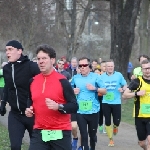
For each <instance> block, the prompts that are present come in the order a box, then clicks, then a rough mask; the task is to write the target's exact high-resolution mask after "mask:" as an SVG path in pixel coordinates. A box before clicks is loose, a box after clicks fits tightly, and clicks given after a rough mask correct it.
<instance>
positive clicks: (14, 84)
mask: <svg viewBox="0 0 150 150" xmlns="http://www.w3.org/2000/svg"><path fill="white" fill-rule="evenodd" d="M12 79H13V84H14V87H15V89H16V98H17V107H18V109H19V111H20V112H21V110H20V108H19V100H18V91H17V87H16V84H15V79H14V64H12ZM21 114H22V112H21Z"/></svg>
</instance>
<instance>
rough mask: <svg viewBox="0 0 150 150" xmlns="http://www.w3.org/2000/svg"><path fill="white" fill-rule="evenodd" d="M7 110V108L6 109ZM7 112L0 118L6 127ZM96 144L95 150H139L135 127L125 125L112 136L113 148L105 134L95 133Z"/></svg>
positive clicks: (27, 139) (25, 139) (26, 135)
mask: <svg viewBox="0 0 150 150" xmlns="http://www.w3.org/2000/svg"><path fill="white" fill-rule="evenodd" d="M7 110H9V107H8V109H7ZM7 117H8V111H7V114H6V115H5V116H3V117H2V116H0V123H1V124H3V125H5V126H6V127H7ZM97 137H98V142H97V146H96V150H141V148H140V147H139V146H138V144H137V143H138V140H137V136H136V131H135V127H134V126H132V125H129V124H126V123H121V125H120V127H119V132H118V134H117V135H116V136H114V142H115V146H114V147H108V146H107V145H108V142H109V140H108V137H107V135H106V134H100V133H99V132H97ZM24 142H26V143H29V138H28V134H27V132H26V133H25V136H24Z"/></svg>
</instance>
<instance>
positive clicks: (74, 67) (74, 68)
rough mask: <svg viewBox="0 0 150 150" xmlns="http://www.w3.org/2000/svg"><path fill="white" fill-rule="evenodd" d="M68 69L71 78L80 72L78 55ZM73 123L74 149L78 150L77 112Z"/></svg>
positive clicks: (72, 118)
mask: <svg viewBox="0 0 150 150" xmlns="http://www.w3.org/2000/svg"><path fill="white" fill-rule="evenodd" d="M66 71H68V73H70V74H71V80H72V78H73V76H74V75H76V74H77V72H78V60H77V58H76V57H73V58H72V59H71V64H70V67H69V68H68V69H66ZM71 80H70V82H71ZM71 125H72V136H73V140H72V150H76V149H77V144H78V135H77V129H78V125H77V114H76V113H73V114H71Z"/></svg>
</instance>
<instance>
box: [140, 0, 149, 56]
mask: <svg viewBox="0 0 150 150" xmlns="http://www.w3.org/2000/svg"><path fill="white" fill-rule="evenodd" d="M149 6H150V1H149V0H143V1H142V4H141V11H140V20H139V35H140V53H145V54H148V51H149V33H148V30H149V29H148V25H149V24H148V17H149Z"/></svg>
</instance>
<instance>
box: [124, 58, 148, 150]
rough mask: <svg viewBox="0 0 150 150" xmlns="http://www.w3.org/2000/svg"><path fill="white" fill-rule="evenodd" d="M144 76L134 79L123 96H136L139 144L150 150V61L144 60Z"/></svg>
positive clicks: (135, 115)
mask: <svg viewBox="0 0 150 150" xmlns="http://www.w3.org/2000/svg"><path fill="white" fill-rule="evenodd" d="M141 66H142V74H143V76H142V77H138V78H136V79H134V80H133V81H132V82H131V83H130V85H129V86H128V88H127V89H126V90H125V92H124V93H123V98H125V99H130V98H133V97H134V113H133V116H134V117H135V126H136V131H137V137H138V140H139V145H140V146H141V147H142V148H143V150H150V61H149V60H143V61H142V63H141Z"/></svg>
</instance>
